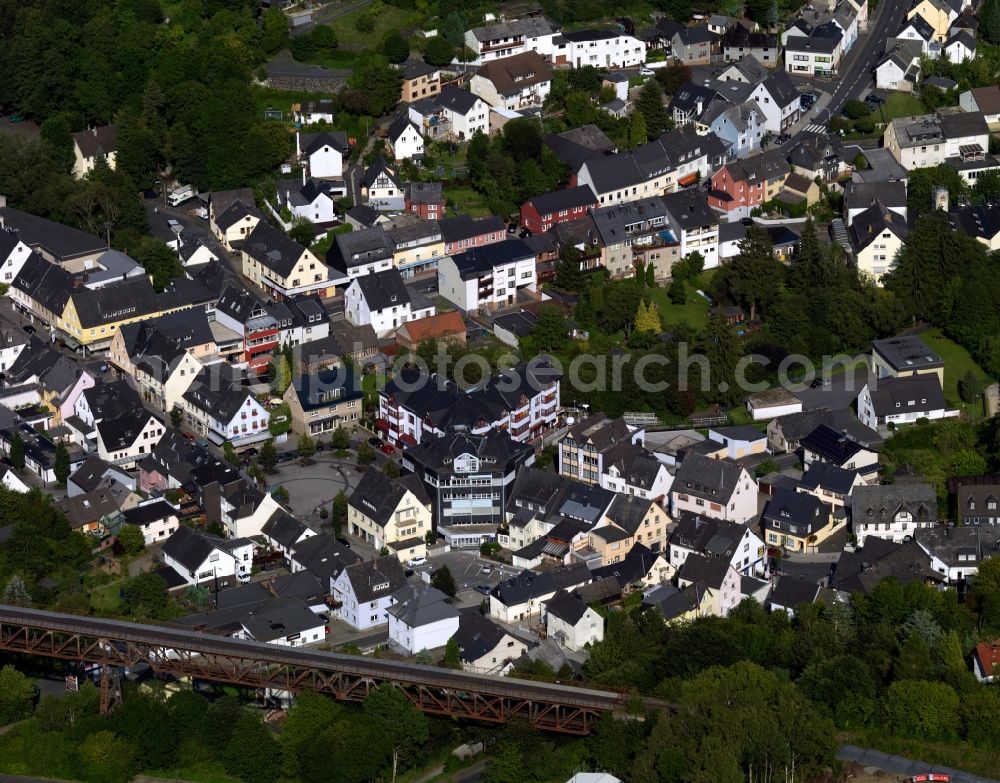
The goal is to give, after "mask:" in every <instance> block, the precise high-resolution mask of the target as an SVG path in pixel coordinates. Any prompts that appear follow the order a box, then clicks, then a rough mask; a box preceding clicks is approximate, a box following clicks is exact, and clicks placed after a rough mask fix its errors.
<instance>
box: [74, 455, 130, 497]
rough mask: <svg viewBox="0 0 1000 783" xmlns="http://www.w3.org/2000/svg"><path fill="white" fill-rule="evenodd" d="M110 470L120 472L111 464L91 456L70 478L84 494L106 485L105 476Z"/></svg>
mask: <svg viewBox="0 0 1000 783" xmlns="http://www.w3.org/2000/svg"><path fill="white" fill-rule="evenodd" d="M109 470H116V471H117V470H120V469H119V468H116V467H115V466H114V465H112V464H111V463H110V462H105V461H104V460H103V459H101V458H100V457H98V456H96V455H93V454H91V455H89V456H88V457H87V458H86V459H85V460H84V461H83V464H81V465H80V467H79V468H77V469H76V471H75V472H74V473H73V475H71V476H70V477H69V481H70V483H72V484H75V485H76V486H78V487H79V488H80V489H82V490H83V491H84V492H93V491H94V490H95V489H97V488H98V487H100V486H102V485H103V484H104V483H105V474H106V473H107V472H108V471H109Z"/></svg>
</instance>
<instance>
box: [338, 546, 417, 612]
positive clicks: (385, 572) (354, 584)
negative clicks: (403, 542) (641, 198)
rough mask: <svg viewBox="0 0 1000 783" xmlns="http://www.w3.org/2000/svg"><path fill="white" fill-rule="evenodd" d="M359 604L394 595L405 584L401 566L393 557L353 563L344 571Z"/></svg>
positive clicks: (404, 575)
mask: <svg viewBox="0 0 1000 783" xmlns="http://www.w3.org/2000/svg"><path fill="white" fill-rule="evenodd" d="M344 573H345V574H346V576H347V580H348V581H349V582H350V584H351V589H352V590H353V591H354V597H355V599H356V600H357V602H358V603H359V604H363V603H370V602H372V601H375V600H377V599H379V598H384V597H386V596H389V595H391V594H393V593H395V592H396V591H397V590H398V589H399V588H400V587H402V586H403V585H404V584H405V583H406V574H405V573H403V566H402V565H401V564H400V562H399V559H398V558H397V557H396V556H395V555H386V556H385V557H379V558H377V559H375V560H368V561H365V562H361V563H355V564H354V565H350V566H348V567H347V568H345V569H344Z"/></svg>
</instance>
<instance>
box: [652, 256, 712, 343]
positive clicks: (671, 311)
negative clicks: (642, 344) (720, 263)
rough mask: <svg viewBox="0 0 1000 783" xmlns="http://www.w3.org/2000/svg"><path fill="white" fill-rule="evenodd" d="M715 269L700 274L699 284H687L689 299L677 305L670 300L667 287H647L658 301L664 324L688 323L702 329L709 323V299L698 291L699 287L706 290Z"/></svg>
mask: <svg viewBox="0 0 1000 783" xmlns="http://www.w3.org/2000/svg"><path fill="white" fill-rule="evenodd" d="M713 274H714V271H712V270H709V271H708V272H702V273H701V274H700V275H699V276H698V281H697V285H691V284H690V283H687V284H685V285H686V288H687V301H686V302H685V303H684V304H682V305H676V304H674V303H673V302H671V301H670V297H668V296H667V289H666V288H665V287H659V288H647V289H646V291H647V293H648V294H649V296H650V299H652V301H654V302H656V306H657V308H659V311H660V315H661V317H662V319H663V322H664V324H666V325H668V326H674V325H676V324H679V323H682V322H683V323H687V324H688V325H689V326H691V327H692V328H693V329H702V328H703V327H704V326H705V324H706V323H708V300H707V299H705V297H703V296H702V295H701V294H699V293H698V291H697V289H701V290H702V291H704V290H705V289H706V287H707V286H708V284H709V282H710V281H711V279H712V275H713Z"/></svg>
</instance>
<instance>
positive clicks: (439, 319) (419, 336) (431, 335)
mask: <svg viewBox="0 0 1000 783" xmlns="http://www.w3.org/2000/svg"><path fill="white" fill-rule="evenodd" d="M465 330H466V327H465V321H464V320H462V316H461V314H460V313H459V312H458V311H457V310H449V311H448V312H445V313H438V314H437V315H429V316H427V317H426V318H418V319H417V320H415V321H407V322H406V323H405V324H403V325H402V326H400V327H399V329H398V330H397V333H398V332H405V333H406V334H407V336H408V337H409V338H410V342H412V343H419V342H422V341H424V340H432V339H439V338H446V337H451V336H452V335H458V334H465Z"/></svg>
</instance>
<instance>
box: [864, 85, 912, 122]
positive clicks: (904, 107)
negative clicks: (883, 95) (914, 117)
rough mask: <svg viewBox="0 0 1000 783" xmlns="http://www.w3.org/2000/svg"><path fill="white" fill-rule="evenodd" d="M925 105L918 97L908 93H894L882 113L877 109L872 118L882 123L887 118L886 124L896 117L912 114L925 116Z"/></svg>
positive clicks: (883, 107)
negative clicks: (883, 118)
mask: <svg viewBox="0 0 1000 783" xmlns="http://www.w3.org/2000/svg"><path fill="white" fill-rule="evenodd" d="M924 111H925V109H924V104H923V102H922V101H921V100H920V98H918V97H917V96H916V95H913V94H912V93H908V92H893V93H890V94H889V97H888V98H887V99H886V101H885V104H884V105H883V106H882V110H881V112H879V110H878V109H876V110H875V111H874V112H872V117H873V118H874V119H875V121H876V122H881V121H882V117H885V119H886V122H888V121H889V120H891V119H893V118H894V117H907V116H909V115H911V114H923V113H924Z"/></svg>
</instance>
